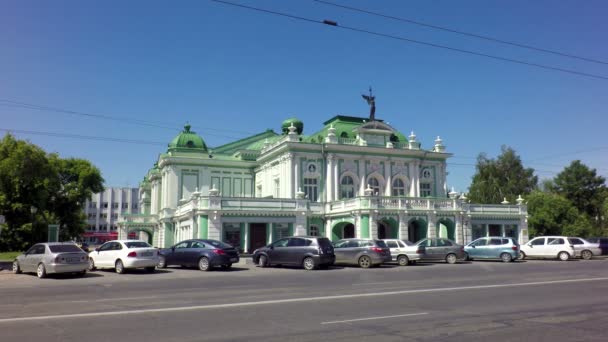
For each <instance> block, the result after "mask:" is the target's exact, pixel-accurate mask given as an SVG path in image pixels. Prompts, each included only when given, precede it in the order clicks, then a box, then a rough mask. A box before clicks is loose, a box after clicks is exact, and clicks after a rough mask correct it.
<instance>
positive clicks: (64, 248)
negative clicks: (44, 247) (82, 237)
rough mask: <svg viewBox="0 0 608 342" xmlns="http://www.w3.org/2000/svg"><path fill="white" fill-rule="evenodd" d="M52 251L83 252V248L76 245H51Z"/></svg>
mask: <svg viewBox="0 0 608 342" xmlns="http://www.w3.org/2000/svg"><path fill="white" fill-rule="evenodd" d="M49 248H50V250H51V253H71V252H82V249H80V248H78V246H76V245H50V246H49Z"/></svg>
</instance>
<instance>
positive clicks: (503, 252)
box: [464, 236, 519, 262]
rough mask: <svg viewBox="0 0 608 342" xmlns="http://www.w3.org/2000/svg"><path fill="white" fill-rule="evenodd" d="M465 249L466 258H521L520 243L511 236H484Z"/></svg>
mask: <svg viewBox="0 0 608 342" xmlns="http://www.w3.org/2000/svg"><path fill="white" fill-rule="evenodd" d="M464 251H465V253H466V255H465V260H473V259H500V260H502V261H504V262H510V261H513V260H516V259H518V258H519V244H518V243H517V241H516V240H515V239H514V238H511V237H501V236H490V237H482V238H479V239H477V240H475V241H473V242H471V243H469V244H468V245H466V246H465V247H464Z"/></svg>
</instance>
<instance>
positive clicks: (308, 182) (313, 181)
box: [304, 178, 319, 202]
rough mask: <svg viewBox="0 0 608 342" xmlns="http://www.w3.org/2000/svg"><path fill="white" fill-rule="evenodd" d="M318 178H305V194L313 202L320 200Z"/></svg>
mask: <svg viewBox="0 0 608 342" xmlns="http://www.w3.org/2000/svg"><path fill="white" fill-rule="evenodd" d="M317 182H318V180H317V178H304V193H305V194H306V198H308V199H309V200H310V201H311V202H316V201H317V200H318V199H319V186H318V184H317Z"/></svg>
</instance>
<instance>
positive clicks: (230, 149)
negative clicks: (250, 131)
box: [213, 129, 281, 154]
mask: <svg viewBox="0 0 608 342" xmlns="http://www.w3.org/2000/svg"><path fill="white" fill-rule="evenodd" d="M274 137H281V136H280V135H278V134H277V133H275V132H274V131H273V130H271V129H269V130H266V131H265V132H262V133H259V134H256V135H252V136H250V137H247V138H243V139H240V140H237V141H234V142H231V143H228V144H225V145H221V146H218V147H215V148H213V154H216V153H219V154H234V153H236V152H238V151H239V150H246V149H249V146H250V145H253V144H255V143H256V142H260V141H261V143H262V144H263V143H264V140H265V139H266V138H268V139H269V140H270V139H273V138H274Z"/></svg>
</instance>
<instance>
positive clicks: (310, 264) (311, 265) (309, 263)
mask: <svg viewBox="0 0 608 342" xmlns="http://www.w3.org/2000/svg"><path fill="white" fill-rule="evenodd" d="M302 267H304V269H305V270H307V271H312V270H314V269H315V268H316V267H315V261H314V260H313V259H312V258H311V257H306V258H304V261H302Z"/></svg>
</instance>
